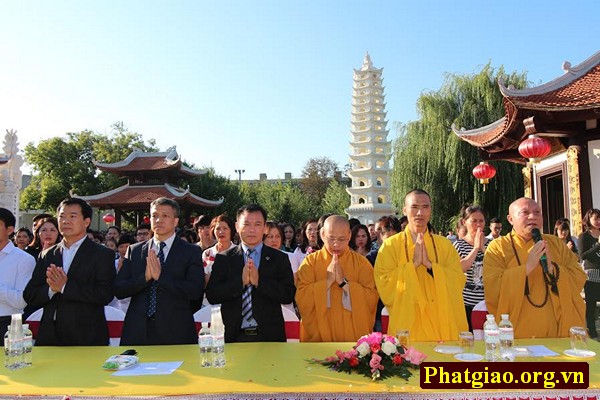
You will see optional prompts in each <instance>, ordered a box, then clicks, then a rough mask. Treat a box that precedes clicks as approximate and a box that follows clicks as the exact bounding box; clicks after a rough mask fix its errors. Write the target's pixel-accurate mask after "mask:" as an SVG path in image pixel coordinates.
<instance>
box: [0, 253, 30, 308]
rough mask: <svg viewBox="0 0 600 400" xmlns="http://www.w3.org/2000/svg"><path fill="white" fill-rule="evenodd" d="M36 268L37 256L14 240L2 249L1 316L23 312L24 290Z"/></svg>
mask: <svg viewBox="0 0 600 400" xmlns="http://www.w3.org/2000/svg"><path fill="white" fill-rule="evenodd" d="M34 268H35V258H33V257H32V256H31V255H30V254H29V253H26V252H24V251H23V250H21V249H19V248H18V247H15V245H14V244H13V243H12V242H8V243H7V244H6V246H4V248H3V249H2V250H0V316H7V315H11V314H21V313H23V309H24V308H25V306H26V305H27V303H26V302H25V300H24V299H23V290H25V286H27V283H28V282H29V280H30V279H31V274H32V273H33V269H34Z"/></svg>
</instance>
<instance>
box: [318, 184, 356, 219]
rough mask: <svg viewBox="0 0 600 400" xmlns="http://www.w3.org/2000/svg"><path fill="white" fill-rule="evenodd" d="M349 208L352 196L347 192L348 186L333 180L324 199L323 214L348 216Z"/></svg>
mask: <svg viewBox="0 0 600 400" xmlns="http://www.w3.org/2000/svg"><path fill="white" fill-rule="evenodd" d="M348 207H350V195H349V194H348V192H346V185H344V184H342V183H340V182H337V181H335V180H332V181H331V182H330V183H329V187H328V188H327V191H326V192H325V196H324V197H323V202H322V213H323V214H338V215H346V213H345V210H346V208H348Z"/></svg>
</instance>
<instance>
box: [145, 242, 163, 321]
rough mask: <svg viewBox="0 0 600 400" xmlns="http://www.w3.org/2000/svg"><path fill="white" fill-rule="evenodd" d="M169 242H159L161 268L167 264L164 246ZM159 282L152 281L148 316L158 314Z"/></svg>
mask: <svg viewBox="0 0 600 400" xmlns="http://www.w3.org/2000/svg"><path fill="white" fill-rule="evenodd" d="M166 245H167V244H166V243H165V242H158V261H160V266H161V268H162V267H164V265H165V253H164V251H163V250H164V248H165V246H166ZM157 287H158V282H156V281H154V280H153V281H152V283H151V284H150V295H149V296H148V309H147V310H146V316H147V317H148V318H150V317H152V316H153V315H154V314H156V294H157V293H156V291H157V290H156V289H157Z"/></svg>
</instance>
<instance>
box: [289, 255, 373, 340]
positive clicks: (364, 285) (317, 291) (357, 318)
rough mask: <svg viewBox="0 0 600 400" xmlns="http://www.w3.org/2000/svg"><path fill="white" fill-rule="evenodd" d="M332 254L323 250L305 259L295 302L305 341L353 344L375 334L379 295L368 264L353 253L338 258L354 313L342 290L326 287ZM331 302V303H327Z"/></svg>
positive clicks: (299, 271) (334, 286) (299, 276)
mask: <svg viewBox="0 0 600 400" xmlns="http://www.w3.org/2000/svg"><path fill="white" fill-rule="evenodd" d="M331 259H332V257H331V255H330V254H329V253H328V252H327V250H325V249H321V250H319V251H317V252H315V253H313V254H311V255H309V256H308V257H306V258H305V259H304V262H303V263H302V265H301V266H300V268H299V269H298V273H297V279H298V280H297V291H296V303H297V304H298V309H299V310H300V315H301V317H302V319H301V322H300V326H301V330H300V340H301V341H303V342H340V341H344V342H350V341H356V340H358V338H360V337H361V336H362V335H366V334H368V333H370V332H371V331H372V328H373V324H374V322H375V311H376V307H377V300H378V297H379V296H378V294H377V290H376V289H375V282H374V280H373V268H372V267H371V265H370V264H369V261H368V260H367V259H366V258H364V257H362V256H361V255H359V254H357V253H356V252H354V251H352V250H347V251H346V252H345V253H344V254H342V255H341V256H340V258H339V264H340V265H341V266H342V268H343V270H344V275H345V277H346V279H347V281H348V289H349V292H350V304H351V310H347V309H345V308H344V306H343V304H342V296H343V293H344V291H343V289H341V288H340V287H339V286H338V285H336V284H335V283H334V284H332V285H331V287H330V288H329V290H328V288H327V267H328V266H329V264H330V263H331ZM328 303H329V304H328Z"/></svg>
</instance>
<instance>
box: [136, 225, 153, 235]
mask: <svg viewBox="0 0 600 400" xmlns="http://www.w3.org/2000/svg"><path fill="white" fill-rule="evenodd" d="M142 229H148V230H151V229H152V228H151V227H150V224H139V225H138V227H137V228H135V234H136V235H137V233H138V231H140V230H142Z"/></svg>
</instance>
